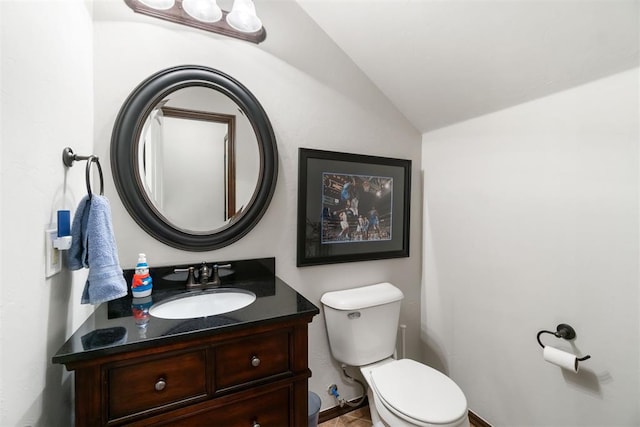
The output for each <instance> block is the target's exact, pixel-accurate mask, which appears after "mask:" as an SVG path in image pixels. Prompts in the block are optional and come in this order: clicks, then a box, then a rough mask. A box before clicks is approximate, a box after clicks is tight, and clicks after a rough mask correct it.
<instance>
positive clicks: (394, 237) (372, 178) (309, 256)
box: [296, 148, 411, 267]
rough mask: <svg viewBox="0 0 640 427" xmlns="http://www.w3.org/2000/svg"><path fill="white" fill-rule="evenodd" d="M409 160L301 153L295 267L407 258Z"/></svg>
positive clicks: (326, 153) (409, 193) (332, 153)
mask: <svg viewBox="0 0 640 427" xmlns="http://www.w3.org/2000/svg"><path fill="white" fill-rule="evenodd" d="M410 195H411V160H405V159H394V158H388V157H376V156H367V155H360V154H352V153H341V152H334V151H323V150H315V149H309V148H299V149H298V224H297V260H296V263H297V266H298V267H304V266H310V265H319V264H334V263H343V262H354V261H368V260H376V259H385V258H402V257H408V256H409V223H410V221H409V220H410V199H411V197H410Z"/></svg>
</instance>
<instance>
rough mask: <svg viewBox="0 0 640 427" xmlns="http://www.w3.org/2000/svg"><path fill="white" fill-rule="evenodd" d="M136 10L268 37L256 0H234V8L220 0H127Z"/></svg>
mask: <svg viewBox="0 0 640 427" xmlns="http://www.w3.org/2000/svg"><path fill="white" fill-rule="evenodd" d="M124 2H125V3H126V4H127V6H129V7H130V8H131V9H132V10H133V11H134V12H136V13H141V14H143V15H147V16H152V17H154V18H159V19H163V20H165V21H170V22H175V23H178V24H182V25H187V26H190V27H194V28H198V29H201V30H205V31H210V32H213V33H217V34H222V35H225V36H229V37H234V38H237V39H241V40H245V41H250V42H253V43H256V44H257V43H261V42H263V41H264V40H265V39H266V38H267V32H266V31H265V29H264V27H263V26H262V21H261V20H260V18H258V16H257V15H256V7H255V5H254V4H253V1H252V0H234V3H233V7H232V8H231V11H226V10H222V9H220V7H219V6H218V4H217V3H216V0H124Z"/></svg>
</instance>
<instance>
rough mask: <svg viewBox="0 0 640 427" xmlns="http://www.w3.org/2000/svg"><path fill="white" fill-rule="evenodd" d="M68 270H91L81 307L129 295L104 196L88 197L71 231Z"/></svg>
mask: <svg viewBox="0 0 640 427" xmlns="http://www.w3.org/2000/svg"><path fill="white" fill-rule="evenodd" d="M71 238H72V240H71V242H72V243H71V248H70V249H69V254H68V256H69V260H68V261H69V262H68V264H69V269H71V270H79V269H80V268H83V267H84V268H89V277H88V278H87V283H85V286H84V291H83V293H82V299H81V303H82V304H100V303H103V302H106V301H111V300H114V299H117V298H120V297H123V296H125V295H126V294H127V283H126V281H125V280H124V276H123V274H122V268H120V262H119V261H118V249H117V247H116V240H115V237H114V235H113V226H112V224H111V208H110V207H109V201H108V200H107V198H106V197H104V196H99V195H97V194H93V195H92V197H91V199H89V196H85V197H84V198H83V199H82V200H81V201H80V204H79V205H78V209H77V210H76V213H75V216H74V218H73V224H72V228H71Z"/></svg>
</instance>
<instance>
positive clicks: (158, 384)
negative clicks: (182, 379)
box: [154, 378, 167, 391]
mask: <svg viewBox="0 0 640 427" xmlns="http://www.w3.org/2000/svg"><path fill="white" fill-rule="evenodd" d="M166 387H167V382H166V381H165V379H164V378H160V379H159V380H158V381H157V382H156V385H155V386H154V388H155V389H156V391H162V390H164V389H165V388H166Z"/></svg>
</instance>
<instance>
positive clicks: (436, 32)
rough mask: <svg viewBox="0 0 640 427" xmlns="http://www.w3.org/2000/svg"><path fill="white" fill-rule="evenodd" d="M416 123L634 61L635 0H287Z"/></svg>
mask: <svg viewBox="0 0 640 427" xmlns="http://www.w3.org/2000/svg"><path fill="white" fill-rule="evenodd" d="M297 1H298V3H299V4H300V6H301V7H302V8H303V9H304V11H305V12H306V13H307V14H308V15H309V16H310V17H311V18H312V19H313V20H314V21H315V22H316V23H317V24H318V25H319V26H320V27H321V28H322V29H323V30H324V31H325V32H326V33H327V34H328V35H329V37H331V38H332V39H333V40H334V41H335V43H336V44H337V45H338V46H340V47H341V49H342V50H344V52H345V53H346V54H347V55H349V57H351V59H352V60H353V61H354V62H355V63H356V65H357V66H358V67H359V68H360V69H361V70H362V71H363V72H364V73H365V74H366V75H367V76H368V77H369V78H370V79H371V80H372V81H373V82H374V83H375V84H376V85H377V86H378V87H379V88H380V90H381V91H382V92H383V93H384V94H385V95H386V96H387V97H388V98H389V99H390V100H391V102H392V103H393V104H395V106H396V107H397V108H398V109H399V110H400V111H401V112H402V113H403V114H404V115H405V116H406V117H407V119H408V120H409V121H410V122H411V123H412V124H413V125H414V126H415V127H416V128H417V129H418V130H419V131H421V132H427V131H429V130H433V129H437V128H440V127H444V126H447V125H450V124H453V123H456V122H460V121H464V120H467V119H470V118H473V117H477V116H481V115H484V114H487V113H491V112H494V111H498V110H501V109H504V108H508V107H511V106H514V105H517V104H520V103H523V102H526V101H529V100H532V99H536V98H539V97H543V96H545V95H548V94H551V93H554V92H558V91H561V90H564V89H568V88H571V87H575V86H577V85H580V84H583V83H586V82H589V81H592V80H595V79H598V78H602V77H605V76H608V75H611V74H614V73H617V72H620V71H624V70H628V69H631V68H633V67H637V66H638V64H639V45H640V33H639V32H640V29H639V27H640V25H639V18H640V8H639V3H640V2H639V1H638V0H597V1H589V0H493V1H485V0H297Z"/></svg>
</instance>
